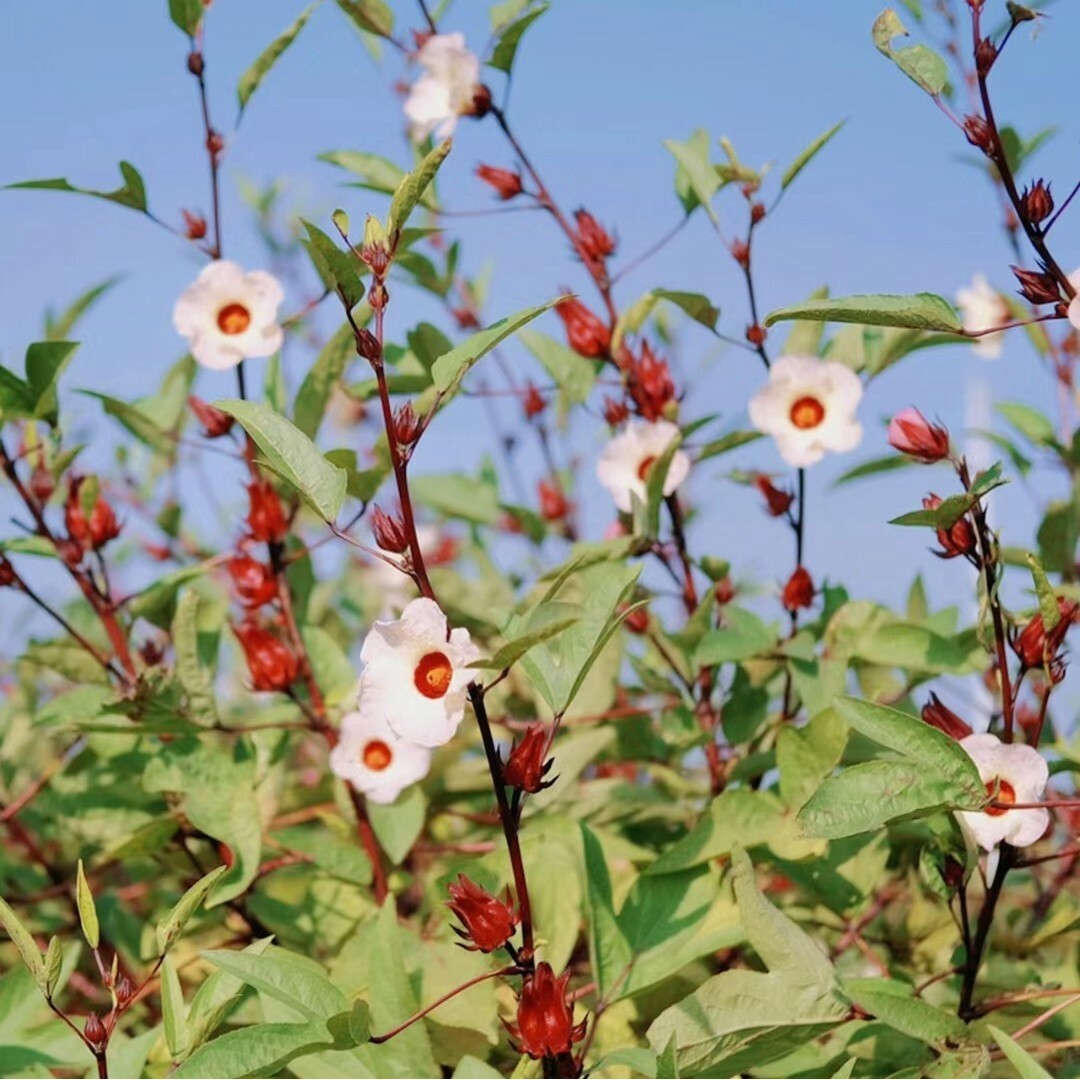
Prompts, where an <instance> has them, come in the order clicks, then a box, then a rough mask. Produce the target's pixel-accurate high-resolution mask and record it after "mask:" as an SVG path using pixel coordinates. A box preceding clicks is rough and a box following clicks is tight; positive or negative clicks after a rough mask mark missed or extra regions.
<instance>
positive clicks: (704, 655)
mask: <svg viewBox="0 0 1080 1080" xmlns="http://www.w3.org/2000/svg"><path fill="white" fill-rule="evenodd" d="M776 641H777V635H776V633H775V631H774V630H773V629H772V628H771V627H770V626H769V625H768V623H766V622H764V621H763V620H762V619H760V618H759V617H758V616H757V615H755V614H754V613H753V612H752V611H747V610H745V609H744V608H739V607H733V606H732V605H730V604H728V605H727V606H725V608H724V625H723V626H722V627H720V628H719V629H718V630H710V631H709V632H708V633H707V634H705V635H704V636H703V637H702V638H701V641H700V642H699V643H698V646H697V648H696V649H695V650H694V666H695V667H697V668H704V667H715V666H716V665H718V664H729V663H731V662H732V661H736V660H749V659H750V658H751V657H752V656H759V655H761V654H762V653H765V652H769V651H771V650H773V649H775V647H776Z"/></svg>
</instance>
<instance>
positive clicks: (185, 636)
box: [172, 589, 218, 726]
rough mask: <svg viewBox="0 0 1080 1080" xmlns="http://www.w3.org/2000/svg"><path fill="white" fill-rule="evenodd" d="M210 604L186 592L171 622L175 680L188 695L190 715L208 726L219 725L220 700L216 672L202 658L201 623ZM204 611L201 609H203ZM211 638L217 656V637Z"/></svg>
mask: <svg viewBox="0 0 1080 1080" xmlns="http://www.w3.org/2000/svg"><path fill="white" fill-rule="evenodd" d="M207 607H208V605H207V604H206V602H205V601H204V599H203V598H202V596H201V595H200V594H199V593H198V592H196V591H195V590H194V589H187V590H185V591H184V592H183V593H182V594H181V595H180V598H179V600H178V602H177V604H176V614H175V615H174V616H173V620H172V641H173V651H174V653H175V654H176V677H177V679H179V681H180V685H181V686H182V687H183V688H184V693H185V695H186V696H187V715H188V716H189V717H190V719H192V720H194V721H195V722H196V723H197V724H204V725H207V726H210V725H214V724H216V723H217V722H218V710H217V701H216V699H215V695H214V673H213V670H212V668H211V667H210V665H209V664H208V663H207V662H206V660H204V658H203V650H202V643H201V641H200V636H201V635H200V621H201V616H202V614H203V613H205V611H206V609H207ZM200 609H201V610H200ZM208 636H209V637H210V638H211V639H212V649H213V653H214V654H215V655H216V653H217V643H218V635H217V634H216V633H214V634H212V635H208Z"/></svg>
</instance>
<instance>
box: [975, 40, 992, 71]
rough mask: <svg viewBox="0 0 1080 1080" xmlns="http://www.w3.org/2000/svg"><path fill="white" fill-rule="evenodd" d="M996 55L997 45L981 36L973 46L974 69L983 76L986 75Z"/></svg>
mask: <svg viewBox="0 0 1080 1080" xmlns="http://www.w3.org/2000/svg"><path fill="white" fill-rule="evenodd" d="M997 55H998V50H997V46H996V45H995V44H994V43H993V42H992V41H991V40H990V39H989V38H983V39H982V41H980V42H979V44H978V45H976V46H975V71H976V72H977V73H978V74H979V75H982V76H984V77H985V76H986V75H988V74H989V72H990V69H991V68H992V67H993V66H994V61H995V60H996V59H997Z"/></svg>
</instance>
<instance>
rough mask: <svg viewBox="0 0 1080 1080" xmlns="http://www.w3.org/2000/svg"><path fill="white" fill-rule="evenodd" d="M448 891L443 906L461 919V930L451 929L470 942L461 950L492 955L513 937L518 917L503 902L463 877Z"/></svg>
mask: <svg viewBox="0 0 1080 1080" xmlns="http://www.w3.org/2000/svg"><path fill="white" fill-rule="evenodd" d="M448 891H449V893H450V899H449V900H448V901H447V904H446V906H447V907H448V908H449V909H450V910H451V911H452V912H453V913H454V914H455V915H456V916H457V917H458V918H459V919H460V920H461V927H460V928H459V927H456V926H455V927H454V932H455V933H457V934H458V935H459V936H460V937H462V938H464V939H465V940H466V941H469V942H471V943H472V944H470V945H466V946H465V948H467V949H469V950H470V951H476V950H479V951H480V952H483V953H490V952H495V950H496V949H501V948H502V947H503V946H504V945H505V944H506V943H507V942H508V941H509V940H510V939H511V938H512V937H513V936H514V927H515V926H516V925H517V922H518V917H517V916H516V915H515V914H514V911H513V909H512V908H511V907H510V905H509V904H508V903H507V902H506V901H505V900H500V899H499V898H498V897H495V896H492V895H491V893H489V892H487V891H486V890H484V889H481V888H480V886H479V885H477V884H476V882H475V881H471V880H470V879H469V878H467V877H466V876H465V875H464V874H458V879H457V881H456V882H454V883H451V884H450V885H449V886H448Z"/></svg>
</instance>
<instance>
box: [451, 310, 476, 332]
mask: <svg viewBox="0 0 1080 1080" xmlns="http://www.w3.org/2000/svg"><path fill="white" fill-rule="evenodd" d="M450 314H451V315H453V316H454V322H456V323H457V325H458V329H459V330H475V329H476V328H477V327H478V326H479V325H480V318H479V316H478V315H477V314H476V312H475V311H474V310H473V309H472V308H471V307H456V308H452V309H451V311H450Z"/></svg>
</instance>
